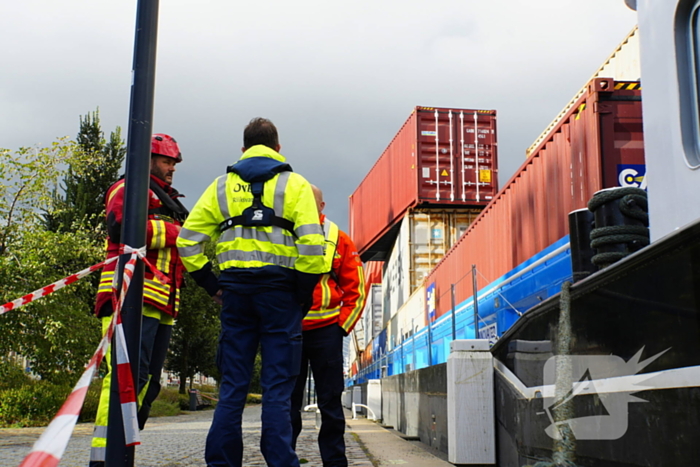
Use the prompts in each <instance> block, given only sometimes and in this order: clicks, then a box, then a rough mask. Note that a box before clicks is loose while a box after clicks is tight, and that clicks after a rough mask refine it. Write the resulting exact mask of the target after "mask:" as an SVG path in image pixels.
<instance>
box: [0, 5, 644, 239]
mask: <svg viewBox="0 0 700 467" xmlns="http://www.w3.org/2000/svg"><path fill="white" fill-rule="evenodd" d="M136 4H137V3H136V1H135V0H129V1H124V0H122V1H118V2H116V1H95V0H61V1H56V0H22V1H21V2H3V4H2V6H0V17H2V27H1V28H0V43H2V44H3V46H2V48H1V49H0V63H2V72H1V73H0V147H4V148H9V149H13V150H14V149H17V148H18V147H20V146H34V145H48V144H50V143H51V142H52V141H54V140H55V139H56V138H57V137H59V136H70V137H71V138H75V135H76V133H77V131H78V125H79V116H80V115H85V114H86V113H87V112H89V111H93V110H95V109H96V108H97V107H98V106H99V108H100V116H101V119H102V124H103V129H104V130H105V132H107V133H109V131H111V130H112V129H114V127H116V126H117V125H120V126H122V128H123V134H124V135H125V136H126V133H127V131H126V130H127V122H128V113H129V93H130V84H131V64H132V56H133V42H134V24H135V12H136ZM635 23H636V14H635V13H634V12H633V11H631V10H629V9H628V8H627V7H626V6H625V4H624V1H623V0H528V1H524V0H450V1H444V0H431V1H425V0H423V1H417V0H400V1H399V0H372V1H369V0H355V1H352V2H335V1H316V0H314V1H312V0H296V1H290V0H256V1H247V2H238V1H232V0H198V1H196V2H194V1H185V0H163V1H161V2H160V22H159V38H158V62H157V79H156V100H155V115H154V126H153V130H154V132H160V133H169V134H171V135H173V136H174V137H175V138H176V139H177V140H178V142H179V143H180V145H181V149H182V153H183V157H184V162H183V163H182V164H180V165H179V166H178V171H177V173H176V174H175V180H174V182H173V185H174V186H175V187H176V188H178V189H179V190H180V191H181V192H183V193H185V194H186V195H187V198H186V200H185V204H186V205H187V206H188V207H191V206H192V205H193V204H194V202H195V201H196V200H197V198H198V197H199V195H200V194H201V192H202V191H203V190H204V189H205V188H206V186H207V185H208V184H209V183H210V182H211V181H212V180H213V179H214V178H215V177H216V176H218V175H220V174H222V173H223V172H224V170H225V167H226V166H227V165H229V164H231V163H232V162H234V161H235V160H237V159H238V157H239V156H240V147H241V146H242V130H243V127H244V126H245V124H246V123H247V122H248V121H249V120H250V119H251V118H252V117H256V116H262V117H267V118H270V119H271V120H272V121H273V122H274V123H275V124H276V125H277V127H278V130H279V133H280V142H281V144H282V146H283V148H282V151H281V152H282V154H284V155H285V156H286V157H287V160H288V161H289V162H290V163H291V165H292V166H293V167H294V169H295V171H297V172H300V173H301V174H303V175H304V176H306V177H307V178H308V179H309V180H310V181H311V182H312V183H315V184H316V185H318V186H319V187H321V189H323V190H324V192H325V196H326V201H327V204H328V207H327V209H326V213H327V214H328V215H329V216H330V217H332V218H333V219H334V220H336V221H337V222H338V224H340V226H341V228H345V227H346V226H347V223H348V222H347V205H348V196H349V195H350V194H351V193H352V192H353V191H354V190H355V188H356V187H357V185H358V184H359V183H360V181H361V180H362V178H363V177H364V176H365V175H366V173H367V171H368V170H369V169H370V168H371V167H372V165H373V164H374V162H375V161H376V159H377V158H378V157H379V155H380V154H381V153H382V151H383V150H384V149H385V147H386V146H387V144H388V143H389V142H390V141H391V139H392V138H393V136H394V134H395V133H396V132H397V130H398V129H399V128H400V127H401V125H402V124H403V122H404V121H405V120H406V118H407V117H408V116H409V114H410V112H411V110H412V109H413V108H414V107H415V106H418V105H420V106H429V107H455V108H476V109H496V110H497V111H498V137H499V154H498V157H499V159H500V174H499V179H500V181H501V183H504V182H506V181H507V180H508V179H509V178H510V176H511V175H512V174H513V172H514V171H515V170H516V169H517V168H518V167H519V166H520V164H521V163H522V162H523V160H524V153H525V149H526V148H527V147H528V146H529V145H530V144H531V143H532V142H533V141H534V139H535V138H536V137H537V136H538V135H539V134H540V132H541V131H542V130H543V129H544V128H545V127H546V125H547V124H549V122H550V121H551V120H552V119H553V118H554V117H555V116H556V114H557V113H558V112H559V110H561V109H562V107H563V106H564V105H565V104H566V103H567V102H568V101H569V99H570V98H571V97H572V96H573V95H574V93H575V92H576V91H577V90H578V89H579V88H580V87H581V86H582V85H583V84H585V82H586V81H587V80H588V78H590V76H591V75H592V74H593V73H594V71H596V69H597V68H598V67H599V66H600V65H601V64H602V63H603V61H604V60H605V59H606V58H607V57H608V56H609V55H610V53H612V51H613V50H614V48H615V47H616V46H617V45H618V44H619V43H620V42H621V41H622V40H623V38H624V37H625V36H626V35H627V33H628V32H629V31H630V30H631V29H632V28H633V27H634V25H635Z"/></svg>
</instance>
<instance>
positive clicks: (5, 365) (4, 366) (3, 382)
mask: <svg viewBox="0 0 700 467" xmlns="http://www.w3.org/2000/svg"><path fill="white" fill-rule="evenodd" d="M31 382H32V379H31V378H30V377H29V375H27V374H26V373H25V372H24V370H23V369H22V367H21V366H19V365H18V364H16V363H15V362H12V361H8V360H5V359H0V391H2V390H4V389H10V388H19V387H22V386H24V385H26V384H30V383H31Z"/></svg>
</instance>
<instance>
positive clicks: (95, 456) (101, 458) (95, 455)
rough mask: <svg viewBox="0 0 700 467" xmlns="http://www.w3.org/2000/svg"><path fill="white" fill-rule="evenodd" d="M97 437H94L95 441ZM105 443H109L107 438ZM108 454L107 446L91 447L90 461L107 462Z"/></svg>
mask: <svg viewBox="0 0 700 467" xmlns="http://www.w3.org/2000/svg"><path fill="white" fill-rule="evenodd" d="M94 441H95V439H94V438H93V442H94ZM105 444H107V439H105ZM106 456H107V447H106V446H105V447H103V448H96V447H92V448H90V461H94V462H105V461H106V459H107V458H106Z"/></svg>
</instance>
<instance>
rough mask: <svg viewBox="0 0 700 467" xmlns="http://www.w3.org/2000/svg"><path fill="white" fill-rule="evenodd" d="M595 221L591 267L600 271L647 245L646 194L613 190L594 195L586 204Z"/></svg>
mask: <svg viewBox="0 0 700 467" xmlns="http://www.w3.org/2000/svg"><path fill="white" fill-rule="evenodd" d="M588 209H589V210H591V211H592V212H593V214H594V218H595V229H593V230H592V231H591V247H593V248H595V249H596V250H597V254H596V255H595V256H593V258H592V260H593V263H594V264H595V265H596V266H598V267H599V268H600V269H604V268H606V267H608V266H610V265H611V264H613V263H615V262H616V261H618V260H620V259H622V258H624V257H625V256H628V255H629V254H631V253H634V252H635V251H637V250H640V249H641V248H643V247H645V246H647V245H648V244H649V228H648V227H647V226H648V225H649V215H648V214H647V194H646V192H645V191H644V190H642V189H641V188H635V187H617V188H606V189H604V190H600V191H598V192H597V193H596V194H594V195H593V198H591V200H590V201H589V202H588Z"/></svg>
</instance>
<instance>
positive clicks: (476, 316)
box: [472, 264, 479, 339]
mask: <svg viewBox="0 0 700 467" xmlns="http://www.w3.org/2000/svg"><path fill="white" fill-rule="evenodd" d="M472 287H473V289H474V339H478V338H479V297H478V295H477V292H478V290H477V288H476V264H472Z"/></svg>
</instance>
